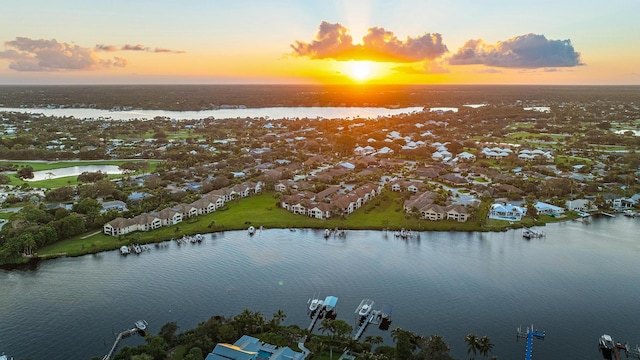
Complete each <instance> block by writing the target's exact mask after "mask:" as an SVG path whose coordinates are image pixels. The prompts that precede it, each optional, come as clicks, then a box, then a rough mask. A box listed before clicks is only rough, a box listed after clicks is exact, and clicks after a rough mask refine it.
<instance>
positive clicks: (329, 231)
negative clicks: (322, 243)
mask: <svg viewBox="0 0 640 360" xmlns="http://www.w3.org/2000/svg"><path fill="white" fill-rule="evenodd" d="M329 236H331V230H329V229H324V237H325V238H328V237H329Z"/></svg>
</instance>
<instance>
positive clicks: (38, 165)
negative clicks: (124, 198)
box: [2, 160, 157, 171]
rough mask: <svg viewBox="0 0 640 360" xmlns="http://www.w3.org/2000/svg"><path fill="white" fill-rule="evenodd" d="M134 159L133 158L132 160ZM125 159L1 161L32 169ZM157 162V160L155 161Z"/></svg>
mask: <svg viewBox="0 0 640 360" xmlns="http://www.w3.org/2000/svg"><path fill="white" fill-rule="evenodd" d="M134 161H135V160H134ZM125 162H127V161H126V160H91V161H52V162H47V161H3V162H2V163H4V164H14V165H17V166H18V167H23V166H31V167H32V168H33V171H41V170H55V169H62V168H67V167H73V166H85V165H117V166H119V165H121V164H123V163H125ZM155 162H157V161H155Z"/></svg>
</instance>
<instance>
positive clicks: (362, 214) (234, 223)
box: [38, 192, 510, 257]
mask: <svg viewBox="0 0 640 360" xmlns="http://www.w3.org/2000/svg"><path fill="white" fill-rule="evenodd" d="M276 202H277V200H276V199H275V198H274V193H273V192H266V193H263V194H260V195H257V196H252V197H249V198H246V199H242V200H235V201H232V202H230V203H227V204H226V205H225V206H224V207H223V208H221V209H218V210H217V211H215V212H213V213H211V214H206V215H201V216H198V217H195V218H193V219H187V220H184V221H183V222H181V223H180V224H177V225H173V226H170V227H162V228H160V229H157V230H154V231H150V232H142V231H137V232H134V233H131V234H127V235H124V236H121V237H112V236H107V235H104V234H103V233H102V232H101V231H100V230H93V231H92V232H89V233H87V234H83V235H81V236H76V237H74V238H71V239H66V240H62V241H59V242H57V243H55V244H51V245H48V246H45V247H43V248H42V249H39V250H38V255H39V256H41V257H47V256H58V255H60V254H66V255H68V256H76V255H82V254H86V253H95V252H99V251H105V250H112V249H117V248H119V247H120V246H122V245H129V244H135V243H141V244H146V243H154V242H160V241H165V240H170V239H175V238H179V237H182V236H183V235H190V234H198V233H206V232H213V231H225V230H243V229H247V228H248V227H249V226H250V225H253V226H255V227H260V226H264V227H265V228H289V227H291V228H311V229H324V228H336V227H337V228H341V229H361V230H365V229H373V230H381V229H385V228H389V229H391V230H393V229H400V228H405V229H410V230H413V231H418V230H419V231H428V230H432V231H452V230H455V231H482V230H496V231H500V230H504V229H505V228H507V227H509V226H510V225H509V224H508V223H506V224H491V225H489V226H488V225H487V224H486V223H484V222H483V221H477V220H471V221H468V222H466V223H460V222H457V221H453V220H445V221H429V220H421V219H418V218H416V217H415V216H413V215H407V214H405V213H404V211H402V197H401V196H400V195H399V194H398V193H394V192H383V194H382V195H381V196H379V197H378V198H376V199H374V200H372V201H371V202H369V203H368V204H366V205H365V206H364V207H362V208H361V209H359V210H358V211H356V212H354V213H353V214H351V215H350V216H349V217H348V218H346V219H341V218H334V219H329V220H319V219H313V218H310V217H307V216H302V215H294V214H292V213H290V212H289V211H287V210H284V209H281V208H279V207H277V206H276ZM481 216H482V213H481ZM92 233H95V234H92Z"/></svg>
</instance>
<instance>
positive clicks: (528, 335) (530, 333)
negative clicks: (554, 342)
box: [516, 324, 544, 360]
mask: <svg viewBox="0 0 640 360" xmlns="http://www.w3.org/2000/svg"><path fill="white" fill-rule="evenodd" d="M520 338H525V339H527V347H526V350H525V355H524V359H525V360H531V357H532V356H533V339H534V338H536V339H542V340H544V331H543V332H539V331H538V330H534V328H533V324H531V327H530V328H529V327H527V331H522V329H521V328H520V327H518V329H517V330H516V340H518V339H520Z"/></svg>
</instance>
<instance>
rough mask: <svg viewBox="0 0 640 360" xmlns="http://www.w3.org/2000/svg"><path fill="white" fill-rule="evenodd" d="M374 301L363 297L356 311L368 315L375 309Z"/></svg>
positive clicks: (361, 314)
mask: <svg viewBox="0 0 640 360" xmlns="http://www.w3.org/2000/svg"><path fill="white" fill-rule="evenodd" d="M373 304H374V301H373V300H370V299H363V300H362V301H361V302H360V305H358V307H357V308H356V311H355V313H356V314H358V315H360V316H367V315H369V313H370V312H371V310H373Z"/></svg>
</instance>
